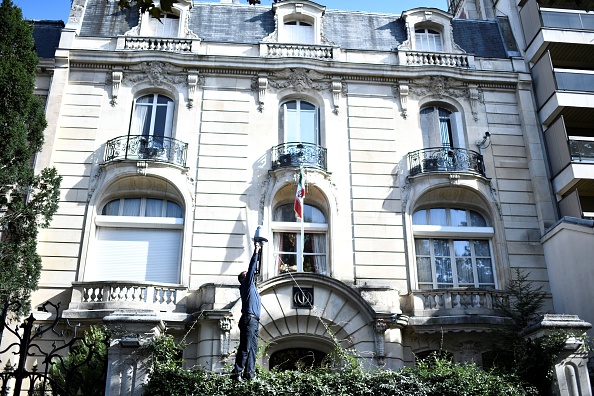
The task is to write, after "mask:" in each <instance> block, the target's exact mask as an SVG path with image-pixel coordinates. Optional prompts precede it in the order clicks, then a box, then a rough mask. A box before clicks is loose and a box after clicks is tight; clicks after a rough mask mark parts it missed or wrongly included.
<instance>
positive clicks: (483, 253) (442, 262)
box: [412, 208, 496, 289]
mask: <svg viewBox="0 0 594 396" xmlns="http://www.w3.org/2000/svg"><path fill="white" fill-rule="evenodd" d="M412 220H413V233H414V235H415V252H416V263H417V275H418V282H419V288H420V289H442V288H451V287H481V288H490V289H492V288H495V287H496V283H495V274H494V271H493V259H492V254H491V239H490V237H492V235H493V233H494V232H493V228H492V227H489V226H488V223H487V221H486V219H485V218H484V217H483V216H482V215H481V214H479V213H477V212H475V211H473V210H466V209H457V208H429V209H422V210H418V211H416V212H415V213H414V214H413V219H412Z"/></svg>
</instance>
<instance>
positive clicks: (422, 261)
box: [417, 257, 433, 283]
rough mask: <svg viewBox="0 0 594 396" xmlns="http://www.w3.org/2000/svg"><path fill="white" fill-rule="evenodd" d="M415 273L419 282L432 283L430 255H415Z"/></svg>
mask: <svg viewBox="0 0 594 396" xmlns="http://www.w3.org/2000/svg"><path fill="white" fill-rule="evenodd" d="M417 274H418V277H419V282H421V283H433V275H432V274H431V258H430V257H417Z"/></svg>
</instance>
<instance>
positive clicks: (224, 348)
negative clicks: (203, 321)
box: [219, 317, 231, 356]
mask: <svg viewBox="0 0 594 396" xmlns="http://www.w3.org/2000/svg"><path fill="white" fill-rule="evenodd" d="M219 328H220V329H221V348H220V354H221V356H228V355H229V346H230V345H231V337H230V332H231V319H229V318H228V317H224V318H222V319H220V320H219Z"/></svg>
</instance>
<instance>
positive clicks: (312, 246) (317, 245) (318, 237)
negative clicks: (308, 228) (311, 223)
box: [303, 234, 326, 253]
mask: <svg viewBox="0 0 594 396" xmlns="http://www.w3.org/2000/svg"><path fill="white" fill-rule="evenodd" d="M304 236H305V246H304V250H303V252H304V253H326V234H305V235H304Z"/></svg>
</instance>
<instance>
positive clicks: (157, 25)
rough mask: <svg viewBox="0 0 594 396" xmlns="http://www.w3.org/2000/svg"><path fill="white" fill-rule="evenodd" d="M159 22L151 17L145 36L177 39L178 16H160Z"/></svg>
mask: <svg viewBox="0 0 594 396" xmlns="http://www.w3.org/2000/svg"><path fill="white" fill-rule="evenodd" d="M160 18H161V20H160V21H159V20H158V19H157V18H155V17H153V16H151V17H149V21H148V28H147V31H146V33H147V35H148V36H152V37H178V32H179V15H175V14H169V13H165V14H161V17H160Z"/></svg>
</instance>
